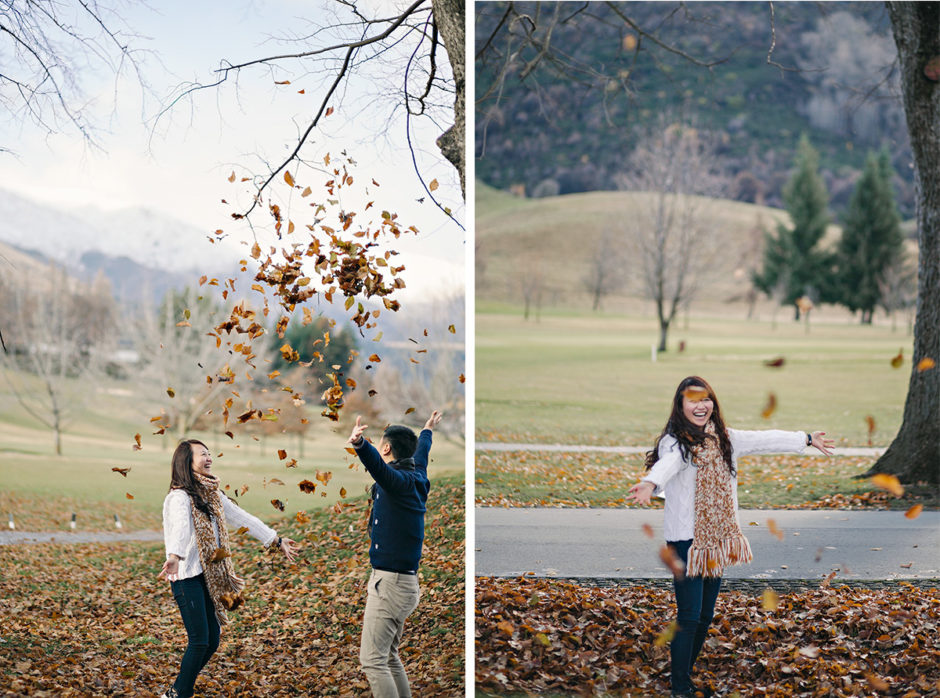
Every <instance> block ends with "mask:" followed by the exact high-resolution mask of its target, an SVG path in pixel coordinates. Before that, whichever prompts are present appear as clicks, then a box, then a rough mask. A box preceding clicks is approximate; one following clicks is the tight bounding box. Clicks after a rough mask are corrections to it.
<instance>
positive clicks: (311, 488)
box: [297, 480, 317, 494]
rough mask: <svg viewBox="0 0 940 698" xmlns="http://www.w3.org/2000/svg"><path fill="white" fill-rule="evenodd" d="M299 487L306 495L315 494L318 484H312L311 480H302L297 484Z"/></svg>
mask: <svg viewBox="0 0 940 698" xmlns="http://www.w3.org/2000/svg"><path fill="white" fill-rule="evenodd" d="M297 486H298V487H299V488H300V491H301V492H303V493H304V494H313V493H314V492H315V491H316V489H317V483H315V482H310V480H301V481H300V482H299V483H297Z"/></svg>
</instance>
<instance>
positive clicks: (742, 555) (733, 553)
mask: <svg viewBox="0 0 940 698" xmlns="http://www.w3.org/2000/svg"><path fill="white" fill-rule="evenodd" d="M753 559H754V555H753V554H752V553H751V544H750V543H748V541H747V538H745V537H744V535H737V536H733V537H731V538H725V539H724V540H722V541H719V542H718V543H717V544H716V545H713V546H709V547H702V548H699V547H696V545H695V542H694V541H693V542H692V549H691V550H689V564H688V567H687V569H686V575H687V576H689V577H720V576H721V575H722V572H723V571H724V568H725V567H728V566H730V565H743V564H745V563H748V562H750V561H751V560H753Z"/></svg>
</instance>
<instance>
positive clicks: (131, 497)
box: [124, 492, 134, 499]
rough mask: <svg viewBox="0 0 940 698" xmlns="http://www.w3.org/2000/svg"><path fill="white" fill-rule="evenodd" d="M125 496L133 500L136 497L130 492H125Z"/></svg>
mask: <svg viewBox="0 0 940 698" xmlns="http://www.w3.org/2000/svg"><path fill="white" fill-rule="evenodd" d="M124 496H125V497H127V498H128V499H133V498H134V495H132V494H131V493H130V492H125V493H124Z"/></svg>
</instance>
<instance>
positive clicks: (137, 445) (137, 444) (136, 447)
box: [134, 417, 161, 451]
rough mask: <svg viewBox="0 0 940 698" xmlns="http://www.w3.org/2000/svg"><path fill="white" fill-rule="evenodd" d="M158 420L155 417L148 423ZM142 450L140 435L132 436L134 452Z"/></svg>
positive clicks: (158, 418)
mask: <svg viewBox="0 0 940 698" xmlns="http://www.w3.org/2000/svg"><path fill="white" fill-rule="evenodd" d="M160 419H161V418H160V417H156V418H154V419H151V420H150V421H151V422H153V421H157V422H159V421H160ZM142 448H143V446H141V445H140V434H134V450H135V451H139V450H140V449H142Z"/></svg>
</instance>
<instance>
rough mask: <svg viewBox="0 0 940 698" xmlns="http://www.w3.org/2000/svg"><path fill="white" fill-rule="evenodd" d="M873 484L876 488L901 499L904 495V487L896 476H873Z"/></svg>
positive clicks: (885, 474) (879, 474)
mask: <svg viewBox="0 0 940 698" xmlns="http://www.w3.org/2000/svg"><path fill="white" fill-rule="evenodd" d="M871 484H873V485H874V486H875V487H880V488H881V489H883V490H888V492H890V493H891V494H893V495H894V496H895V497H900V496H901V495H903V494H904V487H903V486H902V485H901V483H900V481H899V480H898V479H897V477H895V476H894V475H888V474H887V473H878V474H877V475H872V477H871Z"/></svg>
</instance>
